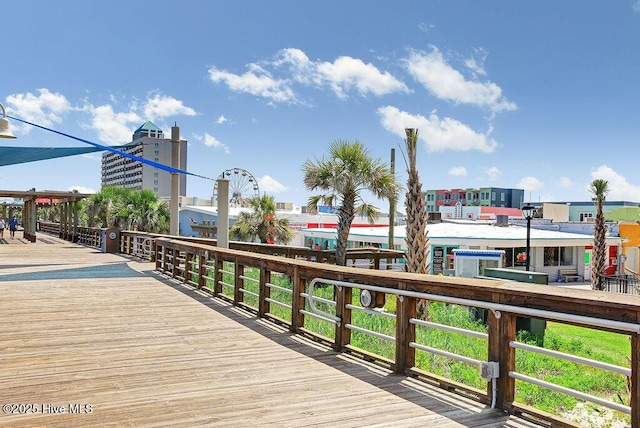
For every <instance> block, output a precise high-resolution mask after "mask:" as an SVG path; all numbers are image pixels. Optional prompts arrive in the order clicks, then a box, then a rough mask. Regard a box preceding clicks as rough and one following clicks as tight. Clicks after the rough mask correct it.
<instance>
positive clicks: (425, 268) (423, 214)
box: [404, 128, 429, 319]
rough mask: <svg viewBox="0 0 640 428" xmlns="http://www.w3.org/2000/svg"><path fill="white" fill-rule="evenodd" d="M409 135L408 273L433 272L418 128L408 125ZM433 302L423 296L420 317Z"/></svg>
mask: <svg viewBox="0 0 640 428" xmlns="http://www.w3.org/2000/svg"><path fill="white" fill-rule="evenodd" d="M404 131H405V134H406V135H407V139H406V146H407V157H408V158H409V159H408V165H407V174H409V177H408V178H407V195H406V199H405V202H404V206H405V209H406V211H407V226H406V236H405V242H406V243H407V253H406V255H405V258H406V269H407V272H414V273H423V274H424V273H429V253H428V248H429V239H428V238H427V211H426V209H425V203H424V196H423V194H422V183H421V182H420V176H419V175H418V170H417V168H416V150H417V146H418V130H417V129H414V128H405V130H404ZM428 307H429V302H428V301H427V300H424V299H420V300H418V302H417V308H416V310H417V314H418V318H421V319H426V318H427V310H428Z"/></svg>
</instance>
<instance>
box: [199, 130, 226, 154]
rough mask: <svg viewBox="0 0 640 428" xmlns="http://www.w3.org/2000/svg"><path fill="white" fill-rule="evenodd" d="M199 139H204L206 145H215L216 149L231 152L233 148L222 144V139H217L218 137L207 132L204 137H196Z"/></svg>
mask: <svg viewBox="0 0 640 428" xmlns="http://www.w3.org/2000/svg"><path fill="white" fill-rule="evenodd" d="M196 138H197V139H198V140H202V142H203V143H204V145H205V146H207V147H213V148H214V149H220V150H224V152H225V153H226V154H230V153H231V149H230V148H229V146H227V145H225V144H222V143H221V142H220V141H218V140H217V139H216V137H214V136H212V135H209V134H207V133H205V134H204V137H196Z"/></svg>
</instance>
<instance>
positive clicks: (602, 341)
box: [545, 322, 631, 367]
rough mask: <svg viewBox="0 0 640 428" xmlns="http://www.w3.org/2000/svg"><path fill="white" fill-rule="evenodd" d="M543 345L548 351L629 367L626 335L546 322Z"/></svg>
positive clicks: (627, 338) (628, 348) (629, 346)
mask: <svg viewBox="0 0 640 428" xmlns="http://www.w3.org/2000/svg"><path fill="white" fill-rule="evenodd" d="M545 344H546V346H547V347H548V348H550V349H556V350H558V351H562V352H571V353H575V354H576V355H580V356H583V357H588V358H591V355H598V356H599V357H600V358H602V361H605V362H608V363H611V364H615V365H618V366H625V367H628V366H629V361H628V360H627V357H629V356H630V355H631V341H630V340H629V337H628V336H626V335H622V334H615V333H609V332H606V331H599V330H593V329H589V328H584V327H576V326H572V325H567V324H561V323H556V322H548V323H547V331H546V334H545ZM593 345H595V346H593Z"/></svg>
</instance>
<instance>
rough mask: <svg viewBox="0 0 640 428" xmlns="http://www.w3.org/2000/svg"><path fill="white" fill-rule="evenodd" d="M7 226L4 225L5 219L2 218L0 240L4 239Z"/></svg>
mask: <svg viewBox="0 0 640 428" xmlns="http://www.w3.org/2000/svg"><path fill="white" fill-rule="evenodd" d="M5 226H6V224H5V223H4V217H2V216H0V239H4V227H5Z"/></svg>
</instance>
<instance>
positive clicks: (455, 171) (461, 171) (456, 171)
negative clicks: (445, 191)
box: [449, 166, 468, 177]
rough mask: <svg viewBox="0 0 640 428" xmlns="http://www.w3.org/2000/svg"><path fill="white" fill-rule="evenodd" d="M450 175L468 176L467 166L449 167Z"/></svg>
mask: <svg viewBox="0 0 640 428" xmlns="http://www.w3.org/2000/svg"><path fill="white" fill-rule="evenodd" d="M449 175H451V176H453V177H466V176H467V175H468V173H467V168H465V167H463V166H454V167H453V168H451V169H449Z"/></svg>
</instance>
